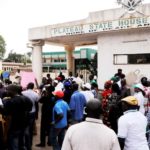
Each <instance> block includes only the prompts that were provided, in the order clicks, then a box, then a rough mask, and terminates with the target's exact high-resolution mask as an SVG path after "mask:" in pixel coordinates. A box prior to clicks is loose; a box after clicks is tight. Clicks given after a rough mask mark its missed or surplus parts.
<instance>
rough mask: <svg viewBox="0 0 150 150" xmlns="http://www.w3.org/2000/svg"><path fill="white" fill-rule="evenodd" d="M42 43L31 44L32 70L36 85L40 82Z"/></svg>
mask: <svg viewBox="0 0 150 150" xmlns="http://www.w3.org/2000/svg"><path fill="white" fill-rule="evenodd" d="M43 45H44V41H40V40H39V41H34V42H32V46H33V48H32V70H33V73H34V74H35V77H36V79H37V82H38V84H41V81H42V72H43V71H42V46H43Z"/></svg>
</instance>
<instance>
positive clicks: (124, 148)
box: [118, 96, 149, 150]
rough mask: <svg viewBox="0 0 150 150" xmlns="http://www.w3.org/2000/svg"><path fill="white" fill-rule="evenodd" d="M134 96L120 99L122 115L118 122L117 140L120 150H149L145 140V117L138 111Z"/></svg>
mask: <svg viewBox="0 0 150 150" xmlns="http://www.w3.org/2000/svg"><path fill="white" fill-rule="evenodd" d="M138 107H139V106H138V100H137V99H136V98H135V97H134V96H128V97H126V98H124V99H122V109H123V112H124V115H123V116H121V117H120V118H119V120H118V138H119V143H120V146H121V150H149V148H148V143H147V140H146V127H147V119H146V117H145V116H144V115H143V114H142V113H141V112H139V111H138Z"/></svg>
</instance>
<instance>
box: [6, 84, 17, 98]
mask: <svg viewBox="0 0 150 150" xmlns="http://www.w3.org/2000/svg"><path fill="white" fill-rule="evenodd" d="M6 91H7V96H8V97H9V96H10V97H14V96H15V95H17V94H18V93H19V87H18V86H17V85H14V84H10V85H8V86H7V88H6Z"/></svg>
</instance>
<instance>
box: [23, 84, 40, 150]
mask: <svg viewBox="0 0 150 150" xmlns="http://www.w3.org/2000/svg"><path fill="white" fill-rule="evenodd" d="M33 89H34V83H32V82H30V83H28V85H27V90H25V91H23V92H22V95H24V96H26V97H28V98H29V99H30V100H31V101H32V104H33V105H32V110H31V111H30V113H29V124H28V127H27V129H26V132H25V140H26V142H25V143H26V147H27V149H29V150H30V149H31V147H32V139H33V129H34V123H35V119H36V113H37V105H38V100H39V95H38V94H37V93H36V92H35V91H34V90H33Z"/></svg>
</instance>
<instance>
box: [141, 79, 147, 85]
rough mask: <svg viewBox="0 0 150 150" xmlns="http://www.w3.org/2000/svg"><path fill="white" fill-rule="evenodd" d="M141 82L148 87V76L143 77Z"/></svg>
mask: <svg viewBox="0 0 150 150" xmlns="http://www.w3.org/2000/svg"><path fill="white" fill-rule="evenodd" d="M141 83H142V85H143V86H146V87H147V86H148V80H147V77H142V78H141Z"/></svg>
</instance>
